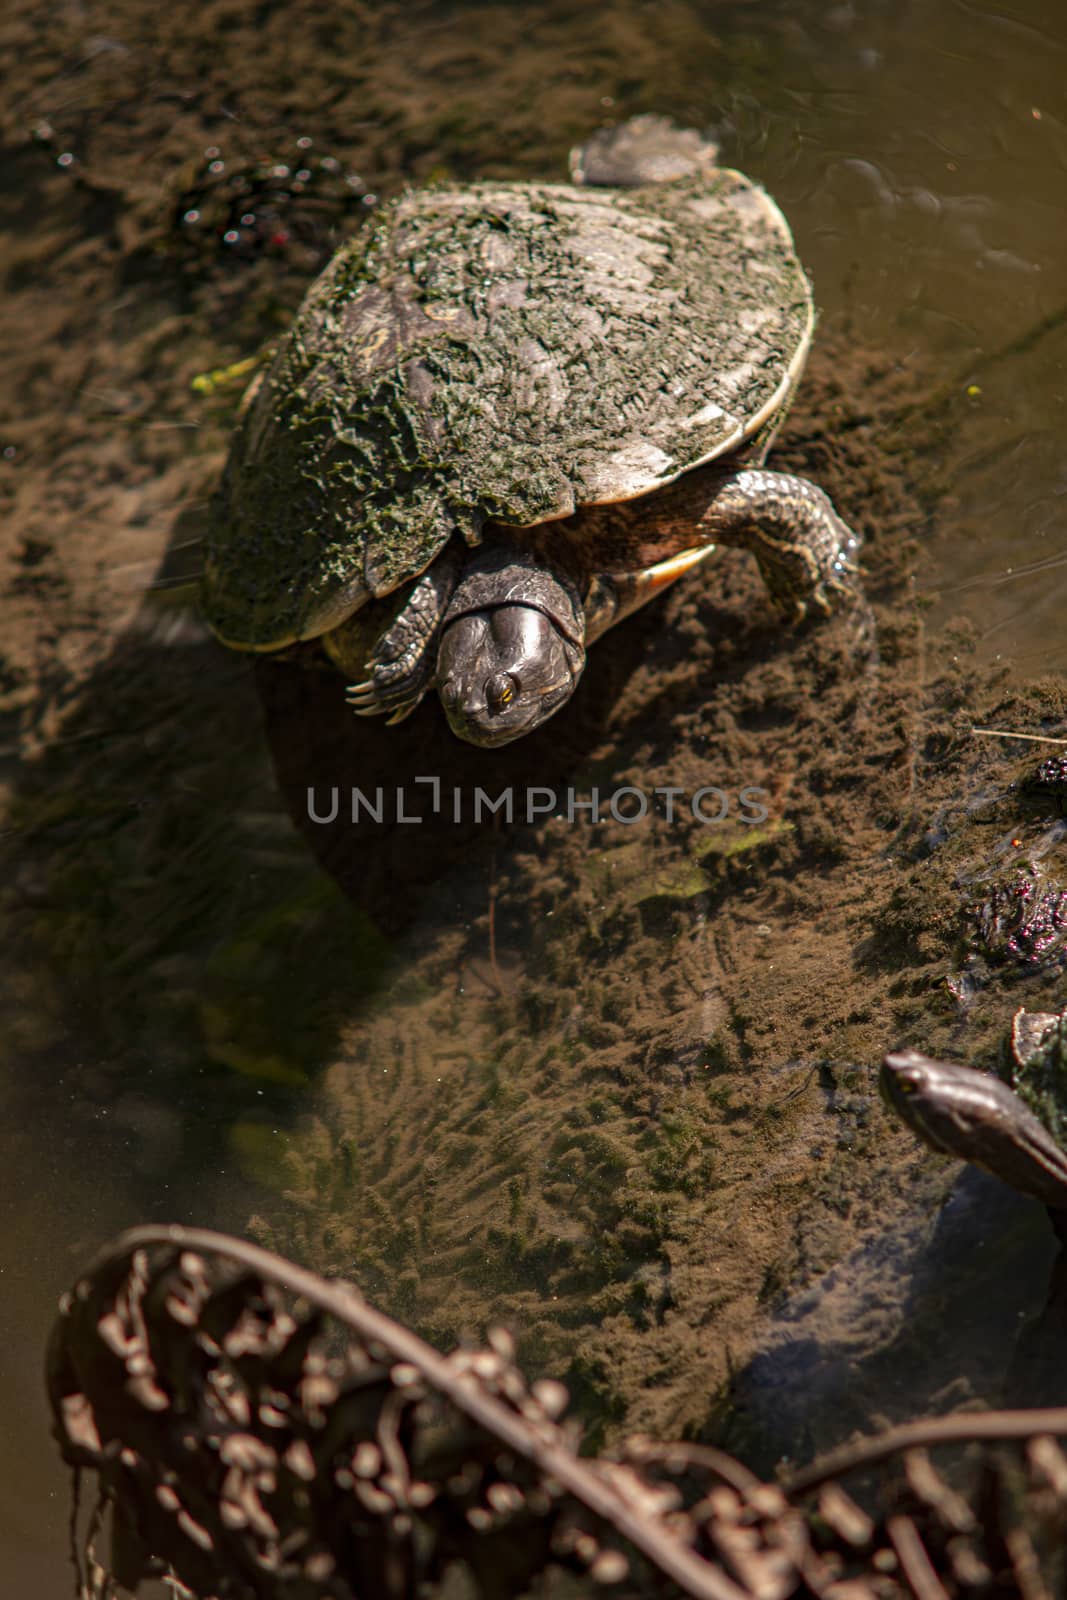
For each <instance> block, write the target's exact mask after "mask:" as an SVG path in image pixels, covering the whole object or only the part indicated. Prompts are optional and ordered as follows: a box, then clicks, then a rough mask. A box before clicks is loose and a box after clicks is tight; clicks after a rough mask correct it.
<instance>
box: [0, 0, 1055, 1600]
mask: <svg viewBox="0 0 1067 1600" xmlns="http://www.w3.org/2000/svg"><path fill="white" fill-rule="evenodd" d="M697 9H698V10H700V9H701V8H697ZM703 14H705V15H706V16H707V18H708V21H709V24H711V23H713V25H714V27H715V28H716V29H717V30H719V31H720V32H722V31H730V32H732V33H736V34H738V35H739V36H744V37H745V38H747V39H749V40H750V41H751V52H750V54H751V61H752V75H751V83H749V82H747V81H746V80H745V78H744V76H743V74H742V76H741V77H740V78H738V79H735V80H734V81H731V83H730V84H729V85H727V86H725V87H724V86H721V85H717V84H716V83H714V82H706V81H700V82H697V81H693V82H691V83H689V84H688V85H687V97H686V103H685V104H684V105H681V106H678V107H673V106H668V105H664V106H663V107H662V108H661V109H663V110H667V111H670V110H676V111H677V114H678V115H679V116H680V118H682V119H683V120H686V121H695V122H701V123H707V124H711V125H713V126H715V127H717V128H718V129H719V131H720V134H721V138H722V141H723V149H724V156H725V158H726V159H727V160H728V161H729V162H730V163H731V164H734V165H736V166H738V167H740V168H741V169H743V170H744V171H746V172H748V173H750V174H752V175H753V176H755V177H757V178H758V179H760V180H761V181H763V182H764V183H766V184H767V186H768V187H769V189H770V190H771V191H772V192H773V193H774V195H775V196H776V198H777V199H778V200H779V202H780V203H781V205H782V206H783V209H784V210H785V212H786V214H787V215H788V216H789V218H790V220H791V222H792V224H793V227H794V231H795V235H796V238H797V242H798V246H799V249H800V253H801V256H802V258H803V259H804V261H805V263H806V264H807V266H808V267H809V269H810V270H811V272H812V275H813V277H814V281H815V284H816V293H817V299H818V302H819V305H820V308H821V312H822V316H823V318H824V320H825V324H826V325H828V326H830V327H833V328H842V327H844V328H848V329H851V330H852V331H853V332H854V334H855V336H856V338H857V339H858V340H861V341H862V342H863V343H864V344H865V345H869V346H870V347H872V348H876V349H881V350H884V351H888V352H892V353H894V354H895V355H896V356H897V358H898V359H899V361H900V362H901V363H904V364H908V363H911V362H921V363H922V364H923V366H924V369H926V370H929V369H934V370H936V371H938V372H940V373H941V375H942V376H943V379H944V381H945V383H946V384H949V385H953V386H956V387H957V388H962V389H964V390H966V391H973V392H971V393H969V405H970V408H971V409H970V411H969V412H967V413H966V426H965V427H964V426H962V425H961V428H960V433H959V438H958V441H956V440H953V439H951V438H950V439H949V440H948V442H947V443H946V444H945V446H944V452H945V454H944V460H943V462H941V463H940V465H941V467H942V469H943V470H944V471H945V473H947V475H948V477H949V478H950V481H951V495H950V498H949V499H948V500H947V501H945V502H944V503H943V505H942V510H941V513H940V517H939V522H938V532H937V536H936V538H935V539H934V540H933V541H932V542H931V544H930V546H929V549H928V550H927V552H926V553H925V556H924V559H923V561H922V565H921V569H920V574H919V583H920V587H921V588H923V589H925V590H927V591H929V593H930V595H931V596H933V597H935V598H936V605H935V608H934V610H933V611H932V612H931V614H930V617H931V625H932V626H934V627H936V626H938V625H939V624H940V623H941V622H943V621H945V620H947V619H948V618H950V617H958V616H960V615H961V614H963V615H966V616H968V617H970V618H971V619H972V620H973V622H974V624H975V625H976V628H977V630H978V633H979V637H980V641H981V650H982V651H983V652H985V653H987V654H988V655H989V656H990V657H994V656H996V655H998V654H1003V655H1004V656H1006V657H1008V658H1010V659H1011V660H1012V661H1015V662H1018V663H1020V664H1023V665H1024V666H1025V667H1026V668H1027V669H1030V670H1032V669H1036V668H1038V667H1046V666H1047V667H1059V668H1062V667H1063V666H1064V665H1065V664H1067V643H1065V638H1067V635H1065V633H1064V629H1063V627H1062V607H1063V603H1064V601H1065V599H1067V566H1065V565H1064V563H1065V562H1067V443H1065V441H1067V426H1065V423H1067V317H1062V316H1061V314H1062V313H1063V312H1064V311H1065V309H1067V250H1065V248H1064V196H1065V194H1067V101H1065V97H1064V84H1065V83H1067V28H1065V23H1064V19H1063V12H1062V8H1061V7H1060V5H1059V4H1057V3H1054V0H1011V3H1005V4H986V5H979V4H965V3H963V0H923V3H913V4H911V5H908V4H900V3H899V0H884V3H879V0H868V3H863V0H859V3H856V4H854V5H853V4H842V5H839V6H836V7H827V6H825V5H824V4H822V3H821V0H818V3H816V0H810V3H801V0H792V3H790V0H782V3H779V4H771V3H763V4H738V5H728V4H719V5H716V6H714V7H710V6H708V7H705V8H703ZM440 20H441V24H442V25H444V26H445V27H447V26H449V25H450V13H449V11H448V8H447V7H442V8H441V11H440ZM487 70H488V72H489V73H490V74H491V72H492V67H491V66H490V67H488V68H487ZM641 70H642V68H641V63H640V62H635V63H633V73H634V75H635V76H640V74H641ZM550 112H551V108H550V107H546V116H548V115H550ZM23 225H24V226H26V225H28V226H31V227H32V225H33V223H32V217H30V218H29V219H27V221H26V222H24V223H23ZM1057 317H1061V320H1060V321H1059V322H1057V321H1056V319H1057ZM1015 347H1017V348H1015ZM233 692H234V693H235V694H237V693H239V692H242V691H238V690H236V689H235V690H234V691H233ZM238 720H239V721H241V720H243V722H244V724H245V734H244V737H245V738H246V739H247V741H248V745H249V748H250V749H251V748H252V747H253V746H254V745H255V743H256V741H257V740H258V737H259V735H258V732H257V730H256V725H255V710H254V706H253V703H252V700H251V697H250V696H249V697H248V700H247V706H246V708H245V711H244V713H243V714H242V718H239V719H238ZM102 759H106V757H102ZM241 804H242V806H243V807H244V810H245V812H247V815H245V814H242V816H241V817H240V818H239V819H238V822H239V824H240V826H241V827H246V825H247V828H248V829H254V828H255V826H256V825H257V819H258V818H259V817H260V811H259V809H258V808H259V807H262V810H263V812H264V813H266V812H267V810H269V805H270V800H269V796H264V795H260V796H258V797H256V798H255V799H254V800H249V799H248V798H247V797H245V798H244V799H243V800H242V802H241ZM268 831H269V830H268ZM263 848H264V852H265V856H264V859H265V860H266V859H267V858H268V857H270V855H271V852H272V851H273V852H274V855H273V857H272V858H271V859H274V860H275V861H276V860H277V859H279V858H281V857H285V856H286V855H287V854H288V855H291V856H292V857H293V859H294V860H295V859H298V858H299V856H300V849H299V846H298V845H297V844H296V843H295V842H294V841H290V840H287V839H285V838H283V837H281V836H280V835H279V836H275V837H274V838H273V840H271V839H268V840H266V841H265V842H264V846H263ZM130 870H131V872H132V871H135V870H137V864H136V863H131V867H130ZM31 888H32V886H31ZM76 892H77V890H76V886H74V887H72V889H71V893H72V894H75V893H76ZM228 892H229V887H228V886H227V885H226V884H225V882H224V880H220V883H219V893H221V894H223V895H225V894H227V893H228ZM195 916H196V913H195V911H194V912H193V914H192V915H191V917H190V919H189V921H190V927H189V930H188V932H185V931H183V926H182V919H181V918H180V917H177V918H176V920H175V928H174V931H173V934H172V939H171V949H172V952H173V955H174V961H175V963H176V968H175V969H176V970H179V971H180V970H181V959H182V941H183V939H184V938H188V939H190V940H191V939H193V938H194V934H195ZM150 981H152V982H153V983H157V984H165V982H166V975H165V973H164V972H163V971H162V970H161V971H160V972H158V973H156V974H155V975H154V977H153V978H152V979H151V980H150ZM252 981H253V982H254V977H253V980H252ZM281 981H284V979H282V980H281ZM72 986H73V989H74V992H75V993H76V992H77V979H76V978H75V979H73V980H72ZM114 990H115V996H116V1000H115V1008H116V1009H115V1014H114V1017H113V1026H112V1036H113V1041H114V1053H113V1056H112V1058H110V1059H109V1060H106V1061H104V1060H95V1059H91V1058H90V1059H84V1058H83V1057H82V1056H81V1053H80V1050H79V1047H78V1037H77V1017H76V1015H75V1016H74V1017H71V1016H69V1015H68V1016H67V1017H66V1018H65V1019H64V1020H63V1021H62V1022H61V1021H59V1020H58V1019H57V1018H55V1017H54V1016H52V1015H51V1007H52V1005H53V996H52V995H51V994H50V993H49V991H48V988H47V986H46V985H44V984H42V985H41V986H39V987H34V986H27V985H26V984H25V983H24V982H21V983H20V986H19V987H18V988H17V989H15V990H13V991H12V992H10V993H9V996H8V1006H9V1009H10V1012H11V1014H12V1017H16V1016H17V1019H18V1023H17V1027H13V1028H12V1029H11V1032H10V1033H9V1036H8V1039H7V1040H6V1041H5V1043H4V1045H3V1046H0V1061H2V1071H3V1074H4V1077H5V1079H6V1083H5V1102H6V1110H5V1115H4V1121H3V1129H4V1131H3V1134H2V1135H0V1163H2V1167H3V1171H4V1174H5V1183H4V1190H5V1193H6V1199H5V1211H4V1245H3V1248H2V1258H3V1260H2V1265H0V1273H2V1278H0V1284H2V1291H0V1292H2V1300H3V1305H4V1307H5V1310H6V1312H7V1332H6V1337H5V1340H4V1346H3V1354H2V1358H0V1398H2V1403H3V1416H4V1423H3V1427H2V1429H0V1449H2V1452H3V1453H2V1457H0V1481H2V1483H3V1488H4V1493H3V1497H2V1505H3V1509H2V1512H0V1527H2V1529H3V1531H2V1533H0V1541H2V1548H3V1555H2V1562H3V1570H4V1584H3V1587H4V1589H5V1592H9V1593H11V1594H16V1593H18V1594H33V1595H35V1596H38V1597H40V1600H58V1597H59V1596H60V1595H64V1594H66V1593H67V1592H68V1590H69V1579H68V1574H67V1570H66V1568H65V1566H64V1561H63V1550H64V1544H65V1517H66V1504H65V1480H64V1478H63V1477H62V1475H61V1474H60V1472H59V1471H58V1469H57V1467H56V1465H55V1462H54V1460H53V1455H52V1452H51V1449H50V1446H49V1444H48V1441H47V1438H46V1422H45V1416H44V1410H43V1404H42V1401H41V1397H40V1381H39V1368H40V1357H41V1346H42V1340H43V1336H44V1331H45V1329H46V1327H47V1324H48V1322H49V1320H50V1316H51V1310H52V1307H53V1305H54V1302H55V1298H56V1296H57V1294H58V1293H59V1291H60V1290H61V1289H62V1288H63V1287H64V1286H65V1285H66V1284H67V1283H68V1282H69V1280H70V1277H71V1274H72V1272H73V1271H74V1270H75V1269H76V1266H77V1264H78V1263H79V1262H80V1261H82V1260H84V1258H85V1257H86V1255H87V1254H88V1253H90V1252H91V1250H92V1249H93V1248H94V1247H95V1246H96V1245H97V1244H98V1243H99V1242H100V1240H102V1239H103V1238H104V1237H105V1236H106V1235H108V1234H109V1233H111V1232H112V1231H114V1230H115V1229H117V1228H118V1227H120V1226H123V1225H126V1224H131V1223H133V1222H135V1221H140V1220H145V1219H146V1218H148V1217H150V1216H155V1217H158V1218H164V1217H166V1218H170V1217H178V1216H180V1217H182V1218H184V1219H187V1220H189V1221H195V1222H201V1223H208V1224H211V1225H215V1226H226V1225H229V1226H232V1227H234V1228H241V1227H242V1226H243V1225H244V1222H245V1219H246V1218H247V1216H248V1214H249V1212H250V1211H251V1210H252V1209H254V1206H255V1199H256V1194H257V1189H256V1184H255V1177H256V1171H257V1168H256V1161H255V1160H254V1159H252V1160H249V1161H246V1162H245V1163H244V1170H243V1171H242V1170H241V1164H240V1162H238V1161H237V1160H236V1159H235V1158H234V1150H235V1148H237V1149H240V1148H242V1146H241V1145H240V1142H239V1141H238V1143H237V1145H236V1146H235V1144H234V1142H233V1141H227V1140H226V1139H225V1138H223V1137H222V1136H221V1135H220V1136H219V1137H218V1138H216V1133H217V1132H218V1130H221V1129H223V1128H226V1127H228V1126H229V1125H230V1123H231V1122H233V1121H234V1120H237V1121H238V1122H240V1123H241V1124H242V1126H244V1127H246V1128H251V1129H253V1130H259V1131H260V1132H263V1131H264V1130H267V1133H265V1135H264V1136H265V1137H267V1136H268V1134H269V1132H270V1130H271V1129H272V1121H271V1114H270V1098H271V1094H272V1093H273V1092H274V1091H273V1090H271V1089H268V1090H267V1091H266V1092H265V1091H264V1090H263V1089H261V1088H259V1089H257V1088H256V1087H255V1086H254V1084H253V1085H252V1086H249V1080H242V1082H241V1085H239V1087H238V1088H237V1089H236V1090H235V1089H234V1088H233V1087H232V1086H231V1085H229V1084H227V1085H226V1087H225V1092H223V1091H222V1090H221V1089H220V1086H219V1085H220V1080H219V1078H218V1077H217V1076H214V1077H213V1076H210V1075H207V1076H204V1075H202V1074H201V1073H200V1069H199V1067H198V1066H196V1063H195V1062H194V1060H193V1056H192V1054H190V1057H189V1060H188V1061H187V1062H183V1054H182V1052H183V1048H184V1046H183V1044H182V1042H181V1040H178V1041H177V1042H175V1041H174V1040H170V1041H168V1042H161V1043H160V1044H159V1046H158V1053H157V1050H156V1042H155V1041H153V1040H151V1039H148V1040H146V1039H145V1038H143V1037H142V1036H141V1034H140V1033H139V1032H138V1031H137V1030H138V1029H139V1028H140V1022H139V1021H138V1023H137V1025H136V1027H135V1026H134V1024H133V1022H132V1020H131V1019H130V1018H128V1015H127V1011H126V1010H125V1009H124V1008H125V1007H126V1006H127V1005H129V1004H130V996H131V994H132V995H134V996H136V983H135V982H134V983H133V985H132V988H131V982H130V979H129V974H128V973H127V974H125V975H124V976H123V977H122V979H121V981H120V980H119V979H118V978H117V977H116V981H115V985H114ZM98 1001H99V996H98V995H95V994H94V995H86V1003H87V1005H88V1004H89V1003H90V1002H91V1003H92V1004H93V1005H94V1006H95V1005H96V1004H97V1003H98ZM155 1014H156V1015H159V1014H160V1013H159V1012H158V1009H157V1012H156V1013H155ZM398 1027H400V1028H401V1029H402V1027H403V1019H402V1018H401V1019H400V1020H399V1021H398ZM292 1048H293V1050H294V1051H296V1052H297V1054H298V1053H299V1047H298V1045H294V1046H293V1047H292ZM307 1048H308V1050H309V1051H312V1050H313V1049H314V1048H315V1041H314V1039H312V1041H311V1042H310V1043H309V1044H308V1046H307ZM49 1052H51V1055H50V1059H51V1061H52V1062H53V1064H54V1075H53V1073H52V1072H49V1074H48V1075H47V1078H43V1077H42V1074H41V1068H40V1062H41V1061H42V1059H44V1058H45V1057H46V1056H48V1054H49ZM158 1058H165V1059H163V1060H162V1064H161V1065H160V1064H159V1059H158ZM25 1060H30V1061H32V1062H33V1063H34V1066H33V1074H34V1077H33V1081H27V1079H26V1076H25V1072H24V1068H23V1062H24V1061H25ZM115 1060H122V1061H125V1062H126V1068H125V1070H126V1071H127V1072H128V1081H126V1082H125V1086H124V1088H123V1090H122V1092H121V1093H120V1094H119V1095H118V1096H117V1097H116V1096H115V1095H114V1094H113V1092H112V1089H111V1087H108V1089H107V1091H106V1092H104V1091H102V1090H101V1088H100V1084H101V1082H102V1081H103V1082H106V1083H107V1084H108V1085H109V1086H110V1085H113V1083H114V1078H113V1076H112V1077H109V1076H108V1074H109V1073H113V1070H114V1064H115ZM306 1064H307V1065H308V1066H309V1067H314V1066H315V1065H316V1064H317V1063H316V1062H315V1061H314V1060H312V1059H310V1058H309V1060H308V1061H307V1063H306ZM185 1066H187V1067H188V1068H189V1075H186V1076H183V1070H184V1067H185ZM194 1066H195V1067H196V1074H197V1075H193V1068H194ZM157 1067H158V1070H157ZM308 1093H309V1094H311V1093H313V1091H312V1090H311V1089H309V1090H308ZM257 1098H258V1099H259V1101H260V1102H261V1105H260V1107H259V1108H257V1106H256V1104H255V1102H256V1100H257ZM287 1104H289V1105H291V1102H287ZM182 1141H185V1144H183V1143H182ZM268 1143H269V1139H268ZM244 1148H246V1149H253V1148H255V1149H259V1148H260V1147H259V1146H256V1145H255V1140H254V1139H253V1138H252V1137H251V1136H249V1138H248V1139H247V1140H246V1142H245V1146H244ZM258 1159H259V1160H260V1161H262V1160H263V1159H264V1158H263V1156H262V1153H261V1154H260V1156H259V1157H258ZM260 1170H261V1169H260ZM1013 1215H1014V1213H1013ZM1023 1258H1025V1261H1026V1269H1025V1270H1026V1273H1027V1274H1028V1276H1027V1279H1026V1282H1027V1284H1028V1288H1026V1289H1025V1290H1024V1289H1023V1287H1022V1285H1021V1284H1020V1296H1021V1300H1023V1299H1025V1301H1026V1303H1027V1304H1028V1305H1029V1307H1030V1309H1033V1308H1034V1307H1035V1306H1036V1305H1037V1304H1039V1303H1040V1294H1041V1286H1042V1281H1043V1280H1042V1273H1043V1270H1044V1267H1045V1265H1046V1264H1047V1249H1046V1247H1045V1246H1043V1245H1037V1246H1033V1245H1032V1244H1028V1245H1027V1246H1026V1248H1025V1249H1023V1250H1020V1253H1019V1260H1022V1259H1023ZM790 1315H791V1316H792V1317H794V1318H799V1319H801V1320H802V1318H803V1315H804V1307H803V1306H799V1307H793V1308H792V1309H791V1312H790ZM1016 1315H1018V1313H1017V1314H1016ZM991 1337H993V1335H992V1334H991ZM997 1337H999V1335H997ZM843 1348H847V1340H846V1341H845V1346H843ZM774 1370H775V1372H776V1373H777V1375H778V1376H777V1378H776V1381H779V1380H780V1377H781V1370H782V1369H781V1368H775V1369H774ZM758 1380H759V1374H758V1373H757V1374H755V1375H754V1378H753V1385H754V1392H757V1391H758V1386H759V1381H758ZM797 1381H798V1383H801V1384H810V1382H811V1374H810V1373H804V1372H801V1373H800V1374H799V1376H798V1379H797ZM831 1399H832V1395H831ZM754 1403H755V1404H756V1405H757V1407H758V1405H759V1403H760V1402H759V1401H758V1399H757V1401H756V1402H754Z"/></svg>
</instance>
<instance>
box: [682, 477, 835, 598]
mask: <svg viewBox="0 0 1067 1600" xmlns="http://www.w3.org/2000/svg"><path fill="white" fill-rule="evenodd" d="M712 481H713V482H714V483H715V487H714V492H713V494H712V496H711V498H710V500H709V503H708V505H707V508H706V510H705V511H704V514H703V516H702V518H701V522H700V527H701V533H704V531H705V530H706V531H707V532H708V533H709V534H710V536H711V537H712V538H713V539H714V540H715V542H716V543H719V544H732V545H740V546H742V547H743V548H744V549H746V550H750V551H751V552H752V554H753V555H754V556H755V558H756V562H757V564H758V566H759V569H760V572H761V573H762V575H763V580H764V582H765V583H766V585H767V588H768V590H769V592H770V595H771V598H772V600H774V601H776V603H777V604H778V605H779V606H781V608H782V610H783V611H784V612H785V613H786V614H787V616H789V617H790V618H791V619H792V620H793V621H795V622H799V621H801V620H802V619H803V618H805V617H809V616H828V615H829V614H830V612H832V611H835V610H837V609H839V608H840V607H841V606H847V605H850V604H853V603H855V602H857V601H861V600H862V598H863V596H862V592H861V590H860V587H859V583H858V581H857V568H856V561H855V556H856V552H857V551H858V549H859V543H860V541H859V538H858V537H857V535H856V534H854V533H853V532H852V529H851V528H850V527H849V526H848V524H847V523H846V522H844V521H842V519H841V518H840V517H839V516H838V514H837V512H836V511H835V510H834V507H833V504H832V502H831V500H830V498H829V496H828V495H826V494H824V493H823V491H822V490H821V489H818V488H816V486H815V485H814V484H813V483H808V481H807V479H805V478H798V477H794V476H793V475H792V474H791V473H785V472H763V471H761V470H758V469H756V470H753V469H745V468H743V469H742V470H740V471H738V472H733V473H730V474H727V475H724V476H723V477H722V478H720V479H719V480H718V481H717V482H715V480H714V479H713V480H712Z"/></svg>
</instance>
